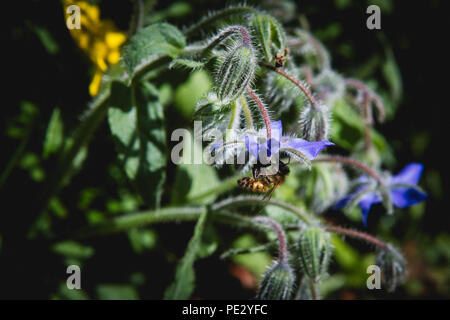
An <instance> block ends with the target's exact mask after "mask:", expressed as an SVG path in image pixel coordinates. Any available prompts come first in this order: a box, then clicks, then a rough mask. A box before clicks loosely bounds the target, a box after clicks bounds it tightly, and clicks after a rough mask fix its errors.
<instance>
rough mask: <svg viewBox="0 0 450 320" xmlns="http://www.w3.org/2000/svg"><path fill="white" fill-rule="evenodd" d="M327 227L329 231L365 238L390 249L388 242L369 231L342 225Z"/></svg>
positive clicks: (378, 245)
mask: <svg viewBox="0 0 450 320" xmlns="http://www.w3.org/2000/svg"><path fill="white" fill-rule="evenodd" d="M325 229H326V230H328V231H331V232H335V233H339V234H343V235H346V236H349V237H352V238H356V239H360V240H364V241H366V242H369V243H372V244H373V245H375V246H377V247H380V248H382V249H385V250H388V249H389V246H388V244H387V243H385V242H383V241H382V240H380V239H378V238H376V237H374V236H372V235H370V234H368V233H364V232H361V231H357V230H352V229H346V228H342V227H337V226H327V227H325Z"/></svg>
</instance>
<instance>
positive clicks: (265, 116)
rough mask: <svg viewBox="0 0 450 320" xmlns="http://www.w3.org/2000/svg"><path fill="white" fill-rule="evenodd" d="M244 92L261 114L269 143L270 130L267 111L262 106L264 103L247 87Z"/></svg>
mask: <svg viewBox="0 0 450 320" xmlns="http://www.w3.org/2000/svg"><path fill="white" fill-rule="evenodd" d="M246 91H247V93H248V94H249V95H250V97H252V99H253V100H254V101H255V102H256V104H257V105H258V108H259V111H260V112H261V115H262V117H263V119H264V123H265V125H266V132H267V141H269V140H270V139H271V138H272V129H271V127H270V118H269V113H268V112H267V109H266V107H265V106H264V103H263V102H262V101H261V99H260V98H259V97H258V95H257V94H256V93H255V92H254V91H253V90H252V89H250V88H249V87H247V88H246Z"/></svg>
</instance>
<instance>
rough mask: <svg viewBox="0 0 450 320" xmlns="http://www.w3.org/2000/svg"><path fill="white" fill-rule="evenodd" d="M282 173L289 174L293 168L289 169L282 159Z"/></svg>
mask: <svg viewBox="0 0 450 320" xmlns="http://www.w3.org/2000/svg"><path fill="white" fill-rule="evenodd" d="M279 170H280V173H281V174H283V175H287V174H289V172H291V170H289V167H288V166H287V164H285V163H284V162H282V161H280V169H279Z"/></svg>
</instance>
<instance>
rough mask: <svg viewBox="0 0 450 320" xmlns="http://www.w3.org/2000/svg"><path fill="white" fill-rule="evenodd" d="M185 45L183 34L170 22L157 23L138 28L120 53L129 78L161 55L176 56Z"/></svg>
mask: <svg viewBox="0 0 450 320" xmlns="http://www.w3.org/2000/svg"><path fill="white" fill-rule="evenodd" d="M185 45H186V40H185V38H184V35H183V34H182V33H181V31H180V30H178V29H177V28H176V27H175V26H173V25H171V24H168V23H157V24H153V25H150V26H148V27H146V28H144V29H142V30H140V31H139V32H138V33H137V34H136V35H134V36H133V37H132V38H131V39H130V42H129V43H128V44H127V45H126V46H125V47H124V52H123V55H122V56H123V60H124V62H125V67H126V70H127V72H128V74H129V75H130V78H131V79H133V78H134V76H135V75H136V74H137V73H138V72H141V71H143V70H145V69H146V68H147V67H148V66H149V65H151V64H152V63H154V62H155V61H156V60H158V59H159V58H161V57H163V56H169V57H171V58H176V57H177V56H178V54H179V53H180V52H181V50H182V49H183V48H184V46H185Z"/></svg>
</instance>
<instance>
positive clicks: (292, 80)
mask: <svg viewBox="0 0 450 320" xmlns="http://www.w3.org/2000/svg"><path fill="white" fill-rule="evenodd" d="M262 65H263V66H264V67H266V68H268V69H270V70H273V71H275V72H276V73H278V74H280V75H282V76H283V77H285V78H286V79H288V80H289V81H291V82H292V83H294V84H295V85H296V86H297V87H299V88H300V90H302V92H303V93H304V94H305V96H306V98H307V99H308V100H309V102H311V104H312V105H313V107H314V108H316V109H317V102H316V99H314V97H313V95H312V94H311V92H310V91H309V90H308V88H306V86H305V85H304V84H303V83H301V82H300V80H298V79H296V78H294V77H293V76H291V75H290V74H289V73H287V72H286V71H284V70H283V69H280V68H277V67H274V66H271V65H269V64H266V63H263V64H262Z"/></svg>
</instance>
